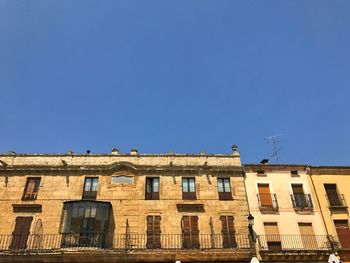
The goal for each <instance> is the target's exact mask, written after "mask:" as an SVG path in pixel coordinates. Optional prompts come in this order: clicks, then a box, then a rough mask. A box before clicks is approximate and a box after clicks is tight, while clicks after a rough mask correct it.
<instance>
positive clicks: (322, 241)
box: [258, 235, 331, 252]
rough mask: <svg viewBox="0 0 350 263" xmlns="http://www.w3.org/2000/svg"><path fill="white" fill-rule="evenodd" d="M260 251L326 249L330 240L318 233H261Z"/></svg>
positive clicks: (328, 248)
mask: <svg viewBox="0 0 350 263" xmlns="http://www.w3.org/2000/svg"><path fill="white" fill-rule="evenodd" d="M258 242H259V247H260V250H261V251H270V252H287V251H328V250H331V242H330V239H329V238H328V237H327V236H320V235H261V236H258Z"/></svg>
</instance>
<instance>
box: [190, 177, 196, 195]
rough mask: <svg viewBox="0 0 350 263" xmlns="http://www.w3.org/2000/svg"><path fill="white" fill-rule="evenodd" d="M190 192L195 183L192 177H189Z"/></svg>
mask: <svg viewBox="0 0 350 263" xmlns="http://www.w3.org/2000/svg"><path fill="white" fill-rule="evenodd" d="M189 181H190V192H191V193H194V192H195V184H194V178H190V179H189Z"/></svg>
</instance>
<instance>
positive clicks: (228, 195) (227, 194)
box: [217, 177, 233, 200]
mask: <svg viewBox="0 0 350 263" xmlns="http://www.w3.org/2000/svg"><path fill="white" fill-rule="evenodd" d="M227 180H228V185H229V191H227V189H226V187H225V185H226V182H227ZM225 181H226V182H225ZM219 185H221V186H222V190H223V191H222V192H220V186H219ZM217 186H218V194H219V200H233V197H232V187H231V178H226V177H219V178H217Z"/></svg>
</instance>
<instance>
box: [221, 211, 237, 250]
mask: <svg viewBox="0 0 350 263" xmlns="http://www.w3.org/2000/svg"><path fill="white" fill-rule="evenodd" d="M220 220H221V234H222V246H223V247H224V248H230V247H236V246H237V243H236V239H235V227H234V224H233V216H220Z"/></svg>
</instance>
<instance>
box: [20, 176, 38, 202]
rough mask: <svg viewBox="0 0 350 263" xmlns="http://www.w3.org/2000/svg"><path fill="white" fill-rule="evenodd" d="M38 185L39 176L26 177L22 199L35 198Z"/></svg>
mask: <svg viewBox="0 0 350 263" xmlns="http://www.w3.org/2000/svg"><path fill="white" fill-rule="evenodd" d="M39 185H40V178H28V179H27V182H26V186H25V189H24V193H23V197H22V199H23V200H35V199H36V197H37V195H38V191H39Z"/></svg>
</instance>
